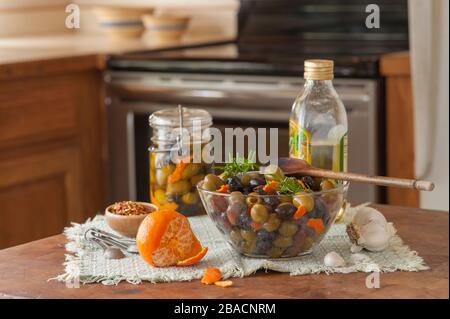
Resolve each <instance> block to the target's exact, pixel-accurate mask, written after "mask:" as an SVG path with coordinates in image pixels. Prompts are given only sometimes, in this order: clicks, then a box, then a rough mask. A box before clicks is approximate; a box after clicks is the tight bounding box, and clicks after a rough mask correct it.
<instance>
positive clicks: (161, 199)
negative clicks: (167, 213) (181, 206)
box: [154, 188, 167, 205]
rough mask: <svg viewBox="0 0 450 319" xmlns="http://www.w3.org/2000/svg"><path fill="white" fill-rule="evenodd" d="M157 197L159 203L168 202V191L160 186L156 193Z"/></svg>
mask: <svg viewBox="0 0 450 319" xmlns="http://www.w3.org/2000/svg"><path fill="white" fill-rule="evenodd" d="M154 196H155V199H156V201H157V203H158V204H159V205H163V204H165V203H166V202H167V197H166V192H165V191H164V189H162V188H158V189H157V190H156V191H155V193H154Z"/></svg>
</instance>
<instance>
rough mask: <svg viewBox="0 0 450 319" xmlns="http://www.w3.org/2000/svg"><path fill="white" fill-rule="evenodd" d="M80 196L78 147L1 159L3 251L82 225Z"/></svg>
mask: <svg viewBox="0 0 450 319" xmlns="http://www.w3.org/2000/svg"><path fill="white" fill-rule="evenodd" d="M80 194H81V183H80V151H79V150H78V149H77V148H75V147H61V148H57V149H55V150H46V151H45V152H33V153H31V154H27V155H23V156H21V157H14V158H10V159H3V160H1V161H0V249H1V248H4V247H8V246H12V245H17V244H21V243H25V242H28V241H31V240H35V239H38V238H43V237H46V236H50V235H55V234H58V233H61V230H62V229H63V228H64V226H66V225H68V223H69V222H70V221H76V222H81V221H82V220H83V218H84V215H83V212H82V204H81V203H80V198H81V196H80Z"/></svg>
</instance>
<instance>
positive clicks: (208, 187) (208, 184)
mask: <svg viewBox="0 0 450 319" xmlns="http://www.w3.org/2000/svg"><path fill="white" fill-rule="evenodd" d="M202 188H204V189H206V190H208V191H211V192H214V191H215V190H216V189H217V187H216V184H214V183H212V182H203V184H202Z"/></svg>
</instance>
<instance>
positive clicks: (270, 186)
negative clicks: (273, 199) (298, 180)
mask: <svg viewBox="0 0 450 319" xmlns="http://www.w3.org/2000/svg"><path fill="white" fill-rule="evenodd" d="M278 186H280V183H278V182H277V181H269V182H268V183H267V184H266V185H264V187H263V190H264V191H265V192H266V193H273V192H275V191H276V189H277V188H278Z"/></svg>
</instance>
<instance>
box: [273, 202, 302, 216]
mask: <svg viewBox="0 0 450 319" xmlns="http://www.w3.org/2000/svg"><path fill="white" fill-rule="evenodd" d="M296 211H297V209H296V208H295V206H294V205H292V204H291V203H281V204H280V205H278V207H277V208H275V213H277V216H278V217H279V218H281V219H289V218H291V217H292V216H293V215H294V213H295V212H296Z"/></svg>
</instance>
